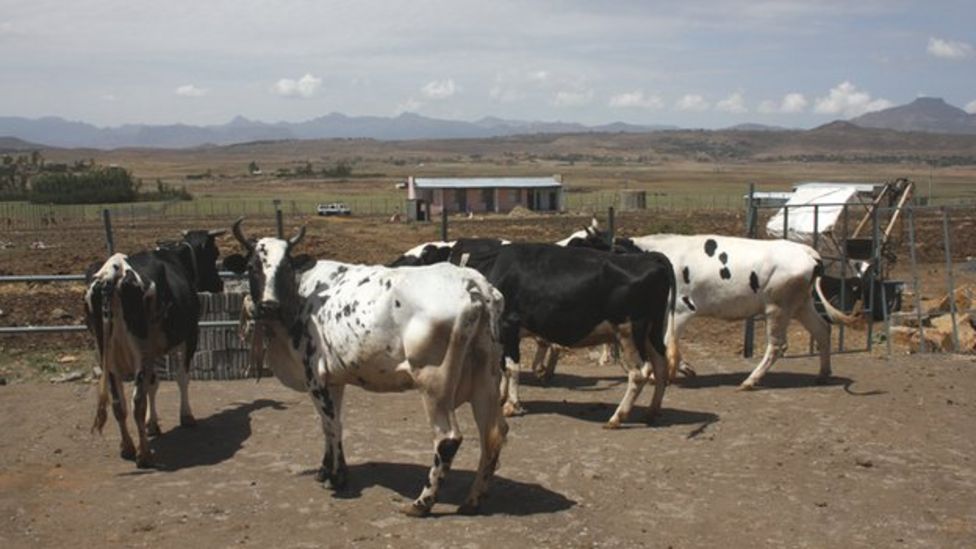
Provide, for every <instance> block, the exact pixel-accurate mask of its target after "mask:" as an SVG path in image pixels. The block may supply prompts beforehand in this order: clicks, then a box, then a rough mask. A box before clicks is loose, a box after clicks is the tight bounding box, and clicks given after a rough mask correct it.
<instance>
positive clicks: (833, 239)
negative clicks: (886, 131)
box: [743, 200, 976, 357]
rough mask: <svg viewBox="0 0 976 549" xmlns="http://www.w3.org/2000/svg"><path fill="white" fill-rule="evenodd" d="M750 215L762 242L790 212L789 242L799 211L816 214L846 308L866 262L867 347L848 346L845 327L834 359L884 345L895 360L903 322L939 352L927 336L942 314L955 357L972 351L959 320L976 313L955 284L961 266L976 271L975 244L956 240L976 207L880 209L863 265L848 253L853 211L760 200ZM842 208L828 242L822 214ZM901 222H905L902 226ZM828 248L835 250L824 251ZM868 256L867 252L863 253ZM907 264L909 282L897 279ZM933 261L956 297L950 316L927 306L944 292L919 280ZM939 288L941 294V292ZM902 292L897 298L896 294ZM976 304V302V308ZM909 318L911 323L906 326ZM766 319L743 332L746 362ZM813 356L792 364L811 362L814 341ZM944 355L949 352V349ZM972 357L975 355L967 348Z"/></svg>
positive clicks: (816, 237)
mask: <svg viewBox="0 0 976 549" xmlns="http://www.w3.org/2000/svg"><path fill="white" fill-rule="evenodd" d="M747 205H748V207H747V215H746V231H745V233H746V236H747V237H750V238H756V237H761V236H763V235H762V234H760V231H759V226H760V225H763V226H765V225H766V223H765V222H766V221H768V220H769V218H770V217H771V215H772V213H773V212H776V211H780V210H782V211H783V231H782V235H783V236H782V238H786V237H787V236H788V235H789V218H790V215H791V212H792V213H793V215H795V214H796V213H798V212H799V211H802V210H806V211H807V212H810V211H811V210H812V212H813V214H812V215H813V219H814V223H813V224H814V230H813V233H812V238H813V242H812V246H813V247H814V248H815V249H817V250H818V251H820V252H821V256H822V258H823V259H824V260H825V263H831V262H832V263H833V264H834V267H835V269H836V270H835V271H834V272H835V273H836V274H838V275H839V278H840V279H841V281H842V282H841V284H840V296H839V298H840V303H841V304H847V303H852V301H851V300H850V299H849V298H851V297H853V296H849V295H845V294H846V292H847V291H849V290H848V289H847V285H846V284H845V283H843V281H844V280H845V279H847V277H848V276H855V275H856V273H855V270H854V268H853V267H852V266H851V262H852V260H854V259H859V260H864V261H865V262H866V265H867V266H868V267H867V268H866V270H865V272H864V275H863V277H862V283H863V286H862V288H864V291H863V294H862V296H858V297H862V298H863V306H864V307H863V310H864V313H865V319H866V327H865V328H866V336H865V340H864V343H863V345H861V346H854V347H852V346H851V345H849V344H848V340H847V337H846V336H847V331H846V327H845V326H844V325H843V324H840V325H839V326H838V338H837V340H836V346H833V341H832V349H831V352H832V353H847V352H870V351H872V348H873V346H874V344H875V343H876V342H877V340H880V341H881V342H883V343H884V345H885V351H886V353H887V354H888V355H889V356H890V355H891V353H892V341H893V335H892V334H893V332H892V329H893V326H894V325H895V324H896V323H907V324H908V325H911V326H912V327H913V328H914V329H917V331H918V338H917V339H918V350H919V351H921V352H927V351H937V350H939V349H932V348H930V347H929V346H928V345H927V340H926V337H925V330H926V329H927V328H928V329H933V328H932V327H931V326H926V324H927V323H928V322H930V320H931V318H932V317H934V316H938V315H939V314H941V313H944V314H947V315H949V317H950V318H949V320H950V323H951V327H952V334H951V337H952V344H951V348H950V349H948V350H951V351H953V352H960V351H967V349H963V348H962V346H961V341H960V336H959V319H960V318H961V317H962V315H965V314H973V315H976V309H972V308H970V309H968V310H957V307H956V299H955V297H954V296H955V295H956V290H957V289H958V288H957V284H956V279H957V278H958V276H959V275H958V270H959V269H960V265H963V266H966V267H967V268H970V269H971V270H974V271H976V239H973V238H969V237H968V236H967V237H963V235H959V236H960V238H956V239H955V241H954V239H953V230H952V227H953V226H954V225H959V226H972V225H974V223H976V206H973V205H972V204H969V203H965V201H963V203H958V201H957V203H956V204H954V205H918V204H915V203H908V204H906V205H905V206H904V208H901V209H899V208H897V207H877V208H875V209H874V210H873V212H872V213H871V214H870V217H869V218H868V219H869V221H868V224H869V236H868V237H866V238H862V239H859V241H858V242H856V243H860V244H866V245H867V249H866V253H863V254H858V256H857V258H854V257H851V255H850V254H849V252H850V251H851V249H852V248H857V246H851V245H850V244H849V243H850V242H851V240H850V239H849V237H850V236H851V235H852V229H853V228H854V224H855V223H854V222H853V221H852V220H851V217H852V215H851V212H850V211H849V210H850V209H852V208H853V207H852V206H851V205H849V204H821V205H789V206H786V205H768V204H759V203H758V201H749V200H747ZM828 206H836V207H841V208H843V211H842V214H841V216H840V226H839V227H837V226H835V227H834V228H833V230H832V231H831V233H830V234H829V235H828V236H826V237H825V236H822V235H821V234H820V231H819V230H818V229H819V226H818V225H819V222H818V220H819V208H820V207H828ZM899 216H900V219H899ZM892 219H894V221H896V222H898V225H899V226H898V230H897V231H896V232H895V233H893V235H892V238H891V239H890V241H887V242H886V241H885V240H886V239H884V238H882V230H881V226H882V224H883V223H884V222H885V221H887V220H892ZM920 231H921V232H924V234H925V237H924V238H925V240H926V241H925V242H924V246H923V243H922V241H921V238H920ZM825 244H829V245H825ZM862 251H865V250H862ZM905 256H907V257H908V265H909V269H908V272H907V273H904V272H903V273H902V276H905V275H906V274H907V280H890V279H889V276H890V274H891V271H892V268H893V267H894V265H895V263H896V261H899V259H898V258H899V257H900V258H904V257H905ZM926 260H927V261H928V262H929V264H931V263H932V262H944V265H945V281H944V283H945V285H944V292H945V295H947V296H949V299H948V306H949V310H948V311H931V310H930V311H926V310H924V308H923V304H922V295H923V293H925V292H932V291H933V290H935V291H936V292H937V293H941V292H942V291H943V290H942V289H941V288H942V285H941V284H934V283H932V282H929V283H928V284H926V282H925V281H924V280H923V278H922V277H921V276H920V266H921V265H922V264H923V263H924V262H925V261H926ZM936 288H938V289H936ZM906 289H907V290H909V293H910V295H911V296H912V300H911V304H910V308H909V309H907V310H905V309H904V305H905V303H904V302H903V300H902V299H901V296H902V292H903V291H904V290H906ZM892 292H895V293H896V295H893V293H892ZM974 302H976V301H974ZM907 319H910V320H907ZM764 321H765V319H764V317H763V316H757V317H753V318H750V319H748V320H747V321H746V323H745V327H744V342H743V355H744V356H746V357H750V356H752V354H753V350H754V339H755V323H757V322H764ZM876 324H881V326H882V330H883V331H881V332H876ZM808 347H809V349H808V352H807V353H805V354H793V355H790V356H792V357H797V356H810V354H812V353H813V350H814V345H813V341H812V339H811V340H810V342H809V346H808ZM942 350H945V349H942ZM968 350H969V351H972V349H968Z"/></svg>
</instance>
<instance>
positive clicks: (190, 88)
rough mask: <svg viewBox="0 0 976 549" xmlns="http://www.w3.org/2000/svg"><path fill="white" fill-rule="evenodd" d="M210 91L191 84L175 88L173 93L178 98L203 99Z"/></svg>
mask: <svg viewBox="0 0 976 549" xmlns="http://www.w3.org/2000/svg"><path fill="white" fill-rule="evenodd" d="M209 91H210V90H208V89H206V88H198V87H196V86H194V85H193V84H184V85H182V86H180V87H178V88H176V90H175V93H176V95H179V96H180V97H203V96H204V95H207V93H208V92H209Z"/></svg>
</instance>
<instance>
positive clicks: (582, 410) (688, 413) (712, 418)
mask: <svg viewBox="0 0 976 549" xmlns="http://www.w3.org/2000/svg"><path fill="white" fill-rule="evenodd" d="M522 405H523V406H524V407H525V409H526V415H536V414H558V415H561V416H566V417H571V418H574V419H582V420H584V421H592V422H595V423H606V421H607V420H609V419H610V416H611V415H612V414H613V412H614V410H616V409H617V404H615V403H614V404H610V403H606V402H567V401H553V400H529V401H524V402H522ZM647 409H648V407H646V406H634V407H633V408H631V410H630V418H629V419H628V420H627V421H626V422H625V423H624V424H623V425H622V426H621V427H622V428H625V429H626V428H629V427H638V426H641V427H642V426H645V425H647V424H646V423H645V421H644V418H645V417H646V416H647ZM716 421H718V415H716V414H713V413H711V412H696V411H693V410H679V409H676V408H661V412H660V413H659V414H658V416H657V417H656V418H654V421H652V422H651V424H650V426H651V427H670V426H673V425H693V424H697V423H715V422H716Z"/></svg>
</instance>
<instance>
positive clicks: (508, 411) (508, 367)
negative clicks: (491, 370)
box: [502, 357, 525, 417]
mask: <svg viewBox="0 0 976 549" xmlns="http://www.w3.org/2000/svg"><path fill="white" fill-rule="evenodd" d="M520 371H521V365H520V364H519V363H518V362H515V361H513V360H511V359H509V358H507V357H506V358H505V378H506V380H505V381H506V382H507V390H506V391H504V393H505V395H506V399H505V404H504V405H503V406H502V410H503V412H504V413H505V415H506V416H507V417H512V416H520V415H522V414H524V413H525V408H523V407H522V401H521V400H519V394H518V390H519V373H520Z"/></svg>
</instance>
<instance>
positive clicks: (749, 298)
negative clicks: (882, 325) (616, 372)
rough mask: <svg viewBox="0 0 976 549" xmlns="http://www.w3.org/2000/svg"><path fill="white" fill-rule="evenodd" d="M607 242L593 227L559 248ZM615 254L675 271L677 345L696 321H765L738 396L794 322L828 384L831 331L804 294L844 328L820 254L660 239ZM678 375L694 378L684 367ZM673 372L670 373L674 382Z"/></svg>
mask: <svg viewBox="0 0 976 549" xmlns="http://www.w3.org/2000/svg"><path fill="white" fill-rule="evenodd" d="M608 242H609V241H608V239H607V237H606V235H605V234H603V233H601V232H600V231H599V230H598V229H597V227H596V222H595V220H594V223H593V225H591V226H590V227H588V228H587V229H585V230H582V231H578V232H576V233H574V234H573V235H571V236H570V237H569V238H567V239H565V240H562V241H560V244H563V245H569V246H573V245H578V246H590V247H602V248H606V247H608V246H609V245H608ZM615 245H616V248H617V251H630V252H642V251H648V252H649V251H654V252H661V253H663V254H664V255H666V256H667V257H668V259H670V260H671V263H672V265H674V270H675V276H676V279H677V280H676V283H677V292H678V294H677V297H678V300H677V304H676V308H675V317H674V325H673V326H671V327H670V329H673V330H675V335H676V338H677V339H679V340H680V338H681V335H682V333H683V331H684V328H685V326H686V325H687V323H688V321H689V320H691V319H692V318H694V317H695V316H706V317H711V318H719V319H723V320H745V319H747V318H750V317H752V316H755V315H765V317H766V342H767V344H766V353H765V355H764V356H763V359H762V361H760V362H759V364H758V365H757V366H756V368H755V369H754V370H753V371H752V373H751V374H750V375H749V377H748V378H746V380H745V381H743V382H742V384H741V385H740V388H741V389H752V388H753V387H754V386H755V385H756V383H758V382H759V380H760V379H762V377H763V375H764V374H765V373H766V371H768V370H769V368H770V367H772V365H773V363H775V362H776V360H777V359H778V358H779V357H781V356H783V355H784V354H785V352H786V348H787V341H786V335H787V328H788V326H789V323H790V320H791V319H796V320H799V321H800V323H801V324H803V326H804V327H805V328H806V329H807V331H809V332H810V335H811V336H812V337H813V339H814V341H816V342H817V348H818V350H819V353H820V372H819V375H818V378H817V379H818V381H820V382H823V381H826V380H827V379H828V378H829V377H830V373H831V370H830V325H829V324H827V323H826V322H825V321H824V319H823V318H821V317H820V315H819V314H818V313H817V310H816V308H815V306H814V301H813V294H812V292H811V286H812V287H813V289H815V290H816V292H817V293H818V295H819V296H820V299H821V301H822V302H823V305H824V309H825V310H826V312H827V315H828V316H829V317H830V319H831V320H832V321H834V322H843V323H845V324H850V323H852V322H855V321H856V320H857V315H846V314H844V313H843V312H842V311H840V310H838V309H837V308H835V307H834V306H832V305H831V304H830V301H828V300H827V299H825V298H824V295H823V290H822V289H821V288H820V279H821V275H822V270H823V265H822V261H821V258H820V254H819V253H817V251H816V250H814V249H813V248H811V247H810V246H807V245H805V244H799V243H796V242H790V241H788V240H753V239H748V238H738V237H731V236H720V235H674V234H659V235H648V236H640V237H636V238H618V239H616V240H615ZM681 370H682V371H683V372H684V373H686V374H688V375H694V370H692V369H691V368H690V367H689V366H688V365H687V364H682V365H681ZM675 373H676V372H674V371H672V372H671V374H670V375H671V376H672V377H674V375H675Z"/></svg>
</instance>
